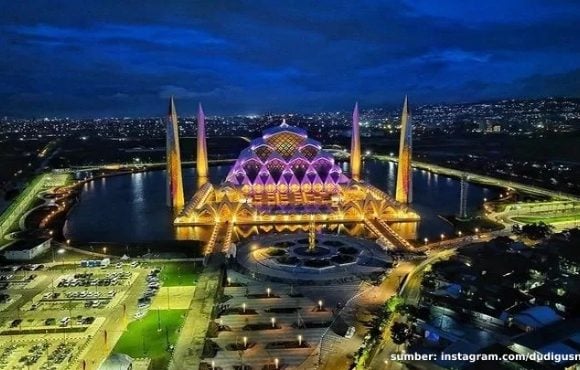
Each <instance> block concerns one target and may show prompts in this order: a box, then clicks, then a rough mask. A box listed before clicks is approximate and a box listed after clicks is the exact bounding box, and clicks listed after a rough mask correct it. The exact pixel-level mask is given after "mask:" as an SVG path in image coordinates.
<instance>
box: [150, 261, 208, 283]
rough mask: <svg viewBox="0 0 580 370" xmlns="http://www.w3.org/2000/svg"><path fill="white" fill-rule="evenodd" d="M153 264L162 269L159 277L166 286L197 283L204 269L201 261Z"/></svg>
mask: <svg viewBox="0 0 580 370" xmlns="http://www.w3.org/2000/svg"><path fill="white" fill-rule="evenodd" d="M152 266H155V267H159V268H160V269H161V273H160V274H159V279H160V280H161V281H162V282H163V286H164V287H172V286H187V285H195V284H197V279H199V275H200V274H201V271H202V269H203V265H202V263H201V262H195V263H194V262H168V263H156V264H153V265H152Z"/></svg>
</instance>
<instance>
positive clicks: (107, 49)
mask: <svg viewBox="0 0 580 370" xmlns="http://www.w3.org/2000/svg"><path fill="white" fill-rule="evenodd" d="M164 3H165V5H164ZM0 6H1V8H0V9H2V10H1V11H0V27H1V31H0V53H1V58H0V73H1V74H2V78H1V79H0V115H2V116H4V115H9V116H17V117H34V116H37V117H38V116H53V115H56V116H67V115H70V116H76V117H97V116H108V115H116V116H155V115H160V114H162V113H163V112H164V111H165V108H166V101H165V100H166V99H167V97H168V96H170V95H174V96H175V97H176V99H177V104H178V106H177V108H178V111H179V112H180V113H183V114H191V113H193V112H194V110H195V105H196V102H197V101H202V102H203V104H204V106H205V110H206V112H207V114H210V115H211V114H233V113H240V114H253V113H264V112H317V111H328V110H341V111H346V110H350V109H351V108H352V105H353V103H354V101H355V100H359V101H360V104H361V106H362V107H363V108H364V107H370V106H375V107H376V106H384V107H390V106H394V105H397V106H398V105H400V104H402V99H403V96H404V94H409V96H410V98H411V101H412V102H414V103H415V104H420V103H433V102H473V101H480V100H485V99H494V98H506V97H510V98H511V97H516V98H517V97H532V98H535V97H544V96H579V95H580V37H579V35H580V1H578V0H542V1H541V0H451V1H447V0H414V1H411V0H408V1H407V0H391V1H370V0H363V1H361V0H351V1H338V0H309V1H277V0H248V1H234V0H231V1H219V0H206V1H193V0H188V1H171V0H166V1H161V0H156V1H154V0H139V1H135V0H113V1H109V0H98V1H97V0H94V1H90V0H83V1H81V0H76V1H75V0H64V1H59V0H45V1H37V0H22V1H14V0H12V1H5V0H0Z"/></svg>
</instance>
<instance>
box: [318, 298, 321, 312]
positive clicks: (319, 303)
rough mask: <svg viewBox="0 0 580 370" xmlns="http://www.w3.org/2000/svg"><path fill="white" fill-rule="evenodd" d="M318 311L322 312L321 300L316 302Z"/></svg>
mask: <svg viewBox="0 0 580 370" xmlns="http://www.w3.org/2000/svg"><path fill="white" fill-rule="evenodd" d="M318 311H322V300H319V301H318Z"/></svg>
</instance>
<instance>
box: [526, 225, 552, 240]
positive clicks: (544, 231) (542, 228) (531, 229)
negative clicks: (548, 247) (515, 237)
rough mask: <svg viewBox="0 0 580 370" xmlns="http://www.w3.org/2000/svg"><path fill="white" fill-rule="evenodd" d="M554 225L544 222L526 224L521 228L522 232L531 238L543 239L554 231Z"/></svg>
mask: <svg viewBox="0 0 580 370" xmlns="http://www.w3.org/2000/svg"><path fill="white" fill-rule="evenodd" d="M553 229H554V226H552V225H549V224H546V223H544V222H541V221H540V222H538V223H533V224H526V225H524V226H522V228H521V234H522V235H524V236H526V237H527V238H529V239H531V240H538V239H543V238H545V237H546V236H548V235H550V234H551V233H552V230H553Z"/></svg>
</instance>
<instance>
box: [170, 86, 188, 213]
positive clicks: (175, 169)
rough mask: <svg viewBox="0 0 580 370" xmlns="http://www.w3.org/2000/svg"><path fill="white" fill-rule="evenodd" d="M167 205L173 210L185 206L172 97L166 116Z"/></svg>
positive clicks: (177, 132) (177, 128)
mask: <svg viewBox="0 0 580 370" xmlns="http://www.w3.org/2000/svg"><path fill="white" fill-rule="evenodd" d="M166 145H167V147H166V158H167V205H168V206H170V207H173V208H175V209H178V208H181V207H183V205H184V204H185V201H184V197H183V179H182V177H181V156H180V150H179V127H178V124H177V112H176V111H175V103H174V102H173V97H171V98H170V99H169V112H168V116H167V144H166Z"/></svg>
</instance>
